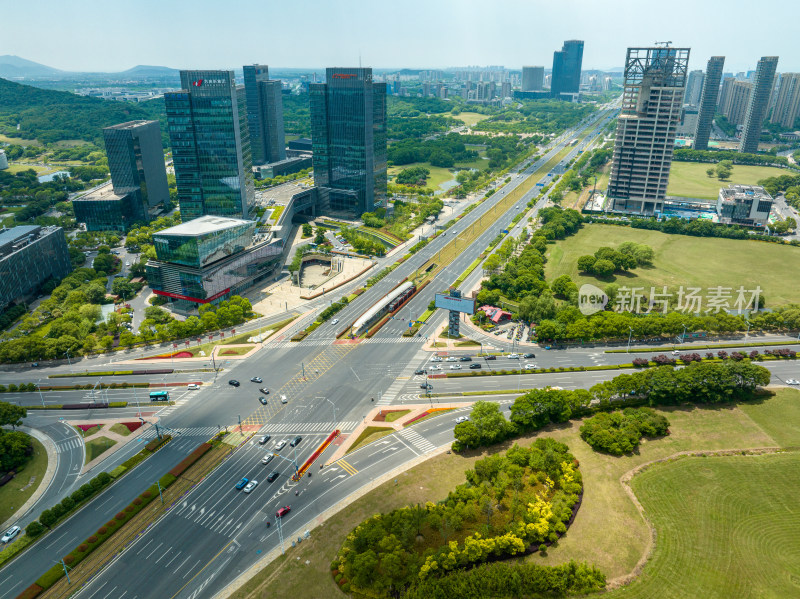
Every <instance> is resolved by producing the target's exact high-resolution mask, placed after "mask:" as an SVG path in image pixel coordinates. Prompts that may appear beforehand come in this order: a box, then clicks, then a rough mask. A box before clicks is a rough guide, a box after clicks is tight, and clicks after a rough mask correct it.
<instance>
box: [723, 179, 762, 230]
mask: <svg viewBox="0 0 800 599" xmlns="http://www.w3.org/2000/svg"><path fill="white" fill-rule="evenodd" d="M771 210H772V196H771V195H769V193H767V192H766V191H765V190H764V188H763V187H759V186H757V185H729V186H728V187H727V188H724V187H723V188H722V189H720V190H719V196H718V197H717V216H718V218H719V222H720V223H723V224H735V225H746V226H760V227H763V226H764V225H766V224H767V220H768V219H769V213H770V211H771Z"/></svg>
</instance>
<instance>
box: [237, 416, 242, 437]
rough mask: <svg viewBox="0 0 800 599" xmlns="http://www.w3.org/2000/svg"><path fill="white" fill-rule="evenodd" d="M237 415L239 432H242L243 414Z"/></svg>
mask: <svg viewBox="0 0 800 599" xmlns="http://www.w3.org/2000/svg"><path fill="white" fill-rule="evenodd" d="M237 416H238V417H239V432H240V433H241V432H242V415H241V414H237Z"/></svg>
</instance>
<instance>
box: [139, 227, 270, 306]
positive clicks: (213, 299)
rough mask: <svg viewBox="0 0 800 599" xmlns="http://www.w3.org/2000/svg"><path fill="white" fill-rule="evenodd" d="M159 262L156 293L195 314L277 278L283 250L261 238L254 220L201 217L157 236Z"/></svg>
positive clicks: (153, 267) (152, 268) (154, 263)
mask: <svg viewBox="0 0 800 599" xmlns="http://www.w3.org/2000/svg"><path fill="white" fill-rule="evenodd" d="M153 245H154V246H155V250H156V259H155V260H150V261H148V263H147V281H148V283H149V285H150V288H151V289H152V290H153V293H155V294H156V295H160V296H162V297H166V298H168V299H169V300H170V302H172V305H173V308H175V309H176V310H178V311H181V312H191V311H193V310H194V309H196V308H198V307H199V306H200V305H201V304H208V303H214V304H217V303H219V302H221V301H223V300H225V299H227V298H229V297H231V296H233V295H237V294H239V293H241V292H243V291H245V290H246V289H248V288H249V287H252V286H253V285H254V284H256V283H258V282H260V281H263V280H264V279H266V278H268V277H269V276H270V275H272V274H273V273H274V270H275V268H276V267H277V266H278V265H279V263H280V256H281V250H282V246H281V244H280V242H279V241H272V240H270V239H269V237H268V236H261V235H260V234H257V233H256V223H255V222H253V221H248V220H240V219H233V218H223V217H219V216H201V217H199V218H196V219H194V220H191V221H188V222H184V223H182V224H180V225H177V226H175V227H170V228H169V229H164V230H163V231H159V232H157V233H154V234H153Z"/></svg>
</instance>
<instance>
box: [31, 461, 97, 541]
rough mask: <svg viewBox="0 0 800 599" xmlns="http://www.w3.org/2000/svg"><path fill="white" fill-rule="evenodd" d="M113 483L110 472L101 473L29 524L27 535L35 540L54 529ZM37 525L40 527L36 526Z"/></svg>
mask: <svg viewBox="0 0 800 599" xmlns="http://www.w3.org/2000/svg"><path fill="white" fill-rule="evenodd" d="M112 481H113V479H112V478H111V475H110V474H108V472H101V473H100V474H98V475H97V476H95V477H94V478H93V479H92V480H90V481H89V482H88V483H85V484H83V485H81V486H80V488H78V489H76V490H75V491H73V493H72V494H71V495H68V496H67V497H65V498H64V499H62V500H61V502H60V503H57V504H56V505H54V506H53V507H51V508H50V509H49V510H44V511H43V512H42V513H41V514H40V515H39V521H38V522H31V523H30V524H28V526H27V527H26V528H25V533H26V534H28V535H31V537H34V538H35V537H37V536H39V535H40V534H41V533H42V532H43V531H44V528H52V527H53V525H55V524H56V522H58V521H59V520H61V519H63V518H66V517H67V516H68V515H69V514H71V513H72V512H74V511H75V510H76V509H77V508H78V507H80V506H81V505H82V504H84V503H85V502H86V501H88V500H89V499H91V498H92V497H94V496H95V495H97V494H98V493H99V492H100V491H102V490H103V489H105V488H106V487H107V486H108V485H110V484H111V482H112ZM37 524H38V525H39V526H36V525H37Z"/></svg>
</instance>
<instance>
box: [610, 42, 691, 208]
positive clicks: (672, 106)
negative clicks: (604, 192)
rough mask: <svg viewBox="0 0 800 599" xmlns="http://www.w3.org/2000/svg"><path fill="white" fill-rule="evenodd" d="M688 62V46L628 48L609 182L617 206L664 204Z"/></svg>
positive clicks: (646, 206)
mask: <svg viewBox="0 0 800 599" xmlns="http://www.w3.org/2000/svg"><path fill="white" fill-rule="evenodd" d="M688 62H689V48H671V47H651V48H628V54H627V58H626V61H625V80H624V89H623V96H622V110H621V113H620V116H619V119H618V121H617V135H616V141H615V143H614V156H613V160H612V165H611V177H610V180H609V185H608V196H609V197H610V198H612V199H613V208H614V210H618V211H624V212H633V213H640V214H653V213H655V212H660V211H661V210H662V207H663V202H664V199H665V197H666V193H667V182H668V180H669V170H670V166H671V164H672V153H673V150H674V145H675V136H676V128H677V126H678V123H679V122H680V118H681V105H682V103H683V94H684V88H685V86H686V75H687V66H688Z"/></svg>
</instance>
